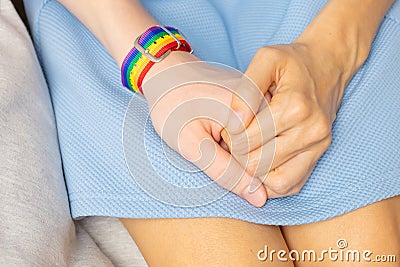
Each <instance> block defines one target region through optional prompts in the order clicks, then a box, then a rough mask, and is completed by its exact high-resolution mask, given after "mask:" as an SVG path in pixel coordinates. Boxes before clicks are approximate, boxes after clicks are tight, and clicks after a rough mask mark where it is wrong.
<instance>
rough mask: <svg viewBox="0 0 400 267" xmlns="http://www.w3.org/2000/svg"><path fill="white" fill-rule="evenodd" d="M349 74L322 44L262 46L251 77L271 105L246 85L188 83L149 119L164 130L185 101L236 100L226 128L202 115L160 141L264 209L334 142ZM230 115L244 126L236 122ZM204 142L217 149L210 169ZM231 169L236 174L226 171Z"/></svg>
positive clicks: (293, 187) (293, 189)
mask: <svg viewBox="0 0 400 267" xmlns="http://www.w3.org/2000/svg"><path fill="white" fill-rule="evenodd" d="M189 61H190V60H189ZM343 73H344V71H343V70H342V69H341V67H340V65H338V64H335V60H334V58H333V57H330V55H329V53H323V51H320V50H318V49H317V48H316V47H311V46H308V45H306V44H302V43H292V44H290V45H279V46H272V47H262V48H261V49H259V50H258V51H257V53H256V54H255V56H254V58H253V60H252V62H251V63H250V65H249V67H248V69H247V71H246V73H245V74H246V75H247V76H248V77H249V78H250V79H251V80H252V81H253V82H254V83H255V84H256V85H257V87H258V88H259V90H260V92H261V95H262V96H263V97H265V99H267V101H268V102H269V105H268V106H262V105H261V104H260V103H261V102H262V101H260V99H257V97H255V96H251V95H249V93H248V92H246V88H245V87H244V88H241V87H240V86H239V87H238V88H237V89H236V91H235V93H234V94H232V93H231V92H228V91H227V90H216V89H215V88H212V87H210V86H204V85H203V86H201V85H187V86H184V88H181V89H179V90H175V91H174V92H173V93H172V94H169V95H168V96H164V97H163V98H162V100H161V101H159V102H158V103H157V105H155V106H154V108H153V109H152V112H151V118H152V122H153V125H154V127H155V129H156V131H157V132H158V133H159V134H160V133H161V132H162V130H163V129H162V128H163V125H164V123H165V121H166V120H167V117H168V114H169V112H170V111H171V110H172V109H173V108H174V107H176V106H178V105H180V104H181V103H183V102H185V101H189V100H191V99H196V98H199V97H208V98H210V99H214V100H216V101H219V102H221V103H224V104H225V105H227V106H229V105H230V106H231V110H232V111H231V112H232V113H231V114H228V117H227V122H226V123H225V125H221V123H216V122H214V121H212V120H208V119H205V118H200V119H196V120H193V121H191V122H190V123H187V124H186V125H185V127H184V128H183V129H182V130H181V131H180V134H179V136H178V140H177V141H172V139H174V138H175V139H176V136H170V137H165V136H162V138H163V139H164V141H166V143H167V144H169V145H170V146H171V147H172V148H173V149H175V150H176V151H178V152H179V153H180V154H181V155H183V156H184V157H185V158H186V159H188V160H189V161H191V162H193V163H195V164H196V165H198V166H199V167H202V170H203V171H204V172H205V173H206V174H207V175H208V176H209V177H210V178H212V179H213V180H215V181H217V182H218V183H219V184H220V185H222V186H223V187H225V188H227V189H229V190H231V191H232V192H234V193H236V194H238V195H239V196H241V197H242V198H244V199H246V200H247V201H249V202H250V203H251V204H253V205H254V206H257V207H260V206H262V205H264V204H265V201H266V200H267V198H276V197H282V196H288V195H293V194H296V193H298V192H299V191H300V190H301V188H302V187H303V186H304V184H305V183H306V181H307V179H308V177H309V176H310V174H311V172H312V171H313V169H314V167H315V165H316V163H317V161H318V159H319V158H320V157H321V155H322V154H323V153H324V152H325V151H326V150H327V148H328V147H329V145H330V143H331V138H332V136H331V127H332V123H333V121H334V119H335V116H336V112H337V110H338V107H339V105H340V101H341V98H342V94H343V91H344V87H345V83H346V81H347V80H346V79H344V77H343V76H344V74H343ZM258 93H259V92H258ZM145 96H146V92H145ZM243 96H245V97H243ZM254 99H256V100H254ZM257 105H261V106H257ZM204 108H207V107H204ZM254 111H256V112H255V113H254ZM232 114H234V115H237V116H238V117H239V118H240V119H241V121H242V125H238V124H237V123H232V121H231V120H230V119H229V118H231V117H232ZM186 115H187V114H186ZM269 116H272V118H273V120H271V119H267V118H269ZM271 121H273V123H271ZM243 126H244V127H243ZM160 135H161V134H160ZM205 139H207V140H211V146H212V148H213V149H214V150H215V156H214V159H213V161H212V162H211V163H210V164H208V165H207V166H205V165H202V163H200V162H199V161H198V159H199V157H201V154H202V153H204V151H200V150H199V144H201V143H202V142H203V141H204V140H205ZM208 146H210V145H208ZM272 152H275V153H272ZM228 166H230V167H231V169H230V171H226V170H227V167H228ZM240 169H243V170H245V172H244V173H243V175H242V177H241V179H240V181H238V182H237V183H235V184H232V183H231V182H230V177H229V173H232V170H233V171H235V170H236V171H240ZM223 174H225V177H223V178H222V179H221V175H223Z"/></svg>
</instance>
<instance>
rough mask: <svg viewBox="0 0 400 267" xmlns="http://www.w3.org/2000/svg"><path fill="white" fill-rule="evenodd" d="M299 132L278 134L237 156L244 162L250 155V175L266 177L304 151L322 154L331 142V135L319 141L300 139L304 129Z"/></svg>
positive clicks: (248, 166)
mask: <svg viewBox="0 0 400 267" xmlns="http://www.w3.org/2000/svg"><path fill="white" fill-rule="evenodd" d="M297 132H298V134H284V135H281V136H278V137H276V138H275V139H273V140H271V141H270V142H268V143H266V144H264V145H263V146H261V147H259V148H258V149H256V150H253V151H251V152H250V153H249V154H248V155H243V156H241V157H236V158H237V159H238V160H239V162H240V163H241V164H243V162H244V161H245V160H246V159H245V157H248V158H249V159H248V161H249V164H248V165H247V167H246V170H247V172H248V173H249V174H250V175H254V176H257V177H264V176H265V174H267V173H268V172H269V171H270V170H271V169H275V168H277V167H278V166H280V165H282V164H284V163H285V162H287V161H288V160H290V159H292V158H293V157H295V156H296V155H298V154H300V153H302V152H305V151H315V152H316V153H319V155H322V154H323V153H324V152H325V151H326V150H327V149H328V148H329V146H330V144H331V140H332V137H331V135H329V136H327V137H325V138H323V139H322V140H319V141H318V142H311V140H308V139H305V140H304V141H300V140H302V131H300V130H297Z"/></svg>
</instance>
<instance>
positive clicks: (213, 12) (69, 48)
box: [25, 0, 400, 225]
mask: <svg viewBox="0 0 400 267" xmlns="http://www.w3.org/2000/svg"><path fill="white" fill-rule="evenodd" d="M143 2H144V5H145V6H146V8H147V9H148V10H149V11H150V12H151V13H152V14H153V15H154V16H155V17H156V18H157V19H158V20H159V21H160V22H161V23H162V24H165V25H173V26H175V27H177V28H179V29H181V30H182V31H183V32H184V33H185V35H186V36H187V38H188V39H189V41H190V43H191V44H192V45H193V46H194V49H195V53H196V55H197V56H198V57H200V58H202V59H204V60H208V61H216V62H221V63H224V64H227V65H229V66H232V67H234V68H237V69H239V70H242V71H244V70H245V69H246V67H247V65H248V64H249V62H250V60H251V58H252V56H253V55H254V53H255V51H256V50H257V49H258V48H259V47H261V46H264V45H272V44H279V43H290V42H291V41H292V40H294V39H295V38H296V37H297V36H298V35H299V34H301V32H302V31H303V30H304V28H305V27H306V26H307V25H308V23H309V22H310V21H311V20H312V19H313V17H314V16H315V15H316V14H317V13H318V12H319V11H320V9H321V8H322V7H323V6H324V5H325V4H326V2H327V1H323V0H303V1H302V0H269V1H265V0H251V1H246V4H245V5H244V4H243V1H239V0H231V1H214V0H209V1H207V0H203V1H187V0H165V1H163V0H158V1H143ZM25 5H26V8H27V13H28V16H29V19H30V22H31V27H32V34H33V36H34V41H35V45H36V48H37V52H38V55H39V58H40V60H41V63H42V66H43V68H44V71H45V74H46V77H47V81H48V84H49V87H50V90H51V97H52V101H53V105H54V111H55V115H56V119H57V127H58V134H59V142H60V148H61V153H62V160H63V165H64V171H65V179H66V183H67V187H68V194H69V200H70V204H71V212H72V216H73V217H74V218H79V217H82V216H114V217H130V218H187V217H190V218H192V217H229V218H237V219H241V220H246V221H250V222H256V223H262V224H275V225H294V224H303V223H311V222H317V221H321V220H325V219H328V218H331V217H334V216H338V215H341V214H344V213H347V212H350V211H352V210H354V209H357V208H360V207H363V206H366V205H368V204H371V203H374V202H376V201H379V200H382V199H385V198H389V197H392V196H395V195H398V194H400V1H396V3H395V4H394V6H393V7H392V8H391V10H390V11H389V12H388V14H387V15H386V17H385V19H384V20H383V22H382V25H381V27H380V30H379V33H378V35H377V37H376V39H375V42H374V44H373V46H372V51H371V54H370V56H369V58H368V60H367V62H366V63H365V64H364V66H363V67H362V68H361V69H360V70H359V72H358V73H357V74H356V75H355V76H354V78H353V79H352V81H351V83H350V84H349V86H348V87H347V89H346V91H345V95H344V98H343V102H342V106H341V108H340V110H339V112H338V115H337V119H336V121H335V123H334V127H333V142H332V145H331V147H330V148H329V150H328V151H327V152H326V153H325V154H324V155H323V156H322V158H321V159H320V161H319V162H318V165H317V167H316V168H315V170H314V172H313V173H312V175H311V177H310V179H309V180H308V182H307V184H306V185H305V186H304V188H303V189H302V191H301V192H300V193H299V194H298V195H295V196H290V197H285V198H279V199H271V200H268V202H267V204H266V205H265V206H264V207H262V208H255V207H253V206H251V205H250V204H248V203H247V202H246V201H244V200H242V199H240V198H239V197H237V196H236V195H234V194H232V193H228V194H226V195H225V196H223V197H222V198H220V199H219V200H217V201H214V202H212V203H209V204H207V205H201V206H197V207H177V206H173V205H168V204H164V203H162V202H160V201H158V200H157V199H156V198H154V197H152V196H151V195H148V194H147V193H146V192H144V191H143V190H142V189H141V188H140V186H138V184H136V182H135V180H134V179H132V176H131V174H130V172H129V170H128V167H127V165H126V163H125V159H124V150H123V142H122V134H121V132H122V126H123V123H124V115H125V111H126V110H127V108H128V105H129V103H130V102H131V103H132V104H131V105H133V106H134V108H135V110H136V111H137V112H135V116H136V117H135V118H134V120H133V125H132V127H137V128H138V129H143V128H146V129H147V130H146V136H145V139H146V143H148V144H150V145H149V146H147V149H148V151H147V154H148V157H149V159H150V161H151V164H150V165H149V164H147V165H146V164H142V162H141V161H140V159H141V158H142V157H143V155H137V161H138V162H137V164H138V166H140V167H138V168H135V174H134V175H135V176H140V177H142V178H143V179H146V177H148V175H149V174H150V173H152V172H151V171H149V168H154V169H156V170H157V172H159V173H161V174H162V176H164V177H169V178H170V179H171V180H172V181H173V182H174V183H175V184H182V185H188V184H191V185H193V186H198V185H202V184H204V183H208V182H209V178H208V177H206V176H205V175H204V174H203V173H202V172H194V173H188V172H185V171H182V170H179V169H176V168H172V167H171V165H170V164H171V163H170V162H169V161H168V160H166V159H165V156H164V154H163V150H162V148H161V147H160V146H159V145H151V144H159V143H160V140H159V137H158V136H157V134H156V133H155V132H154V130H153V129H152V127H151V125H149V124H148V109H147V105H146V102H145V101H144V99H143V98H142V97H141V96H139V95H135V94H133V93H131V92H129V91H127V90H125V89H124V88H123V87H122V86H121V83H120V74H119V69H118V67H117V65H116V64H115V63H114V61H113V60H112V58H111V57H110V56H109V55H108V54H107V52H106V51H105V50H104V48H103V47H102V46H101V44H99V42H98V41H97V40H96V39H95V38H94V37H93V36H92V35H91V33H90V32H89V31H88V30H87V29H86V28H85V27H84V26H83V25H82V24H80V22H79V21H78V20H77V19H76V18H74V17H73V16H72V15H71V14H70V13H69V12H68V11H67V10H66V9H65V8H64V7H63V6H61V5H60V4H59V3H58V2H56V1H51V0H48V1H46V0H27V1H26V3H25ZM321 67H323V66H321ZM134 134H136V133H134ZM140 134H142V133H141V131H139V130H138V133H137V135H138V136H140ZM133 139H135V138H133ZM137 140H141V139H140V138H137ZM133 149H134V144H133ZM171 154H172V157H173V158H174V159H176V160H177V161H183V159H182V158H181V157H180V156H179V155H178V154H176V153H175V152H171ZM150 178H151V177H149V179H150ZM154 186H155V187H157V184H155V185H154ZM155 190H158V192H159V193H160V194H166V195H167V194H169V193H170V192H167V191H162V189H160V188H157V189H155Z"/></svg>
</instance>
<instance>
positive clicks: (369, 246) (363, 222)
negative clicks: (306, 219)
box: [281, 196, 400, 267]
mask: <svg viewBox="0 0 400 267" xmlns="http://www.w3.org/2000/svg"><path fill="white" fill-rule="evenodd" d="M281 229H282V233H283V235H284V238H285V240H286V243H287V245H288V246H289V249H290V250H297V251H300V252H301V251H304V250H315V251H317V252H318V253H322V251H323V250H328V249H329V247H331V248H333V249H336V250H338V251H340V250H341V249H339V247H338V244H337V242H338V240H339V239H343V240H345V242H347V244H348V246H347V248H344V249H342V250H343V251H344V252H345V253H344V254H343V255H344V257H343V260H344V261H341V260H337V261H336V262H333V261H331V260H329V259H327V258H328V255H327V254H325V261H324V263H323V264H322V263H321V262H314V263H313V262H309V261H306V262H297V263H295V266H300V267H302V266H307V267H308V266H310V267H312V266H400V265H399V264H400V196H397V197H393V198H390V199H386V200H383V201H380V202H377V203H374V204H371V205H369V206H366V207H363V208H360V209H358V210H355V211H353V212H350V213H348V214H345V215H342V216H339V217H336V218H333V219H330V220H327V221H323V222H318V223H313V224H307V225H299V226H286V227H281ZM343 240H342V242H339V243H340V244H339V245H340V246H344V245H345V242H344V241H343ZM349 250H358V251H360V252H361V253H362V252H364V251H365V250H370V251H371V252H373V254H372V255H370V256H369V258H370V259H371V260H384V258H386V260H390V259H389V257H390V256H389V257H385V256H387V255H395V256H396V261H397V262H392V263H389V262H386V263H383V262H379V263H378V262H377V261H371V262H369V263H368V262H365V261H363V259H362V255H361V261H360V262H353V261H352V258H353V256H352V255H351V254H350V252H348V251H349ZM346 251H347V252H346ZM318 253H317V255H318V256H320V255H321V254H318ZM367 254H368V253H367ZM305 255H306V254H305ZM337 255H338V256H340V254H339V253H338V254H337ZM347 255H348V256H347ZM378 255H383V256H384V257H380V258H376V256H378ZM293 256H295V254H293ZM306 257H308V255H306ZM378 257H379V256H378ZM332 258H333V259H334V258H335V256H332ZM347 259H350V260H349V261H348V260H347Z"/></svg>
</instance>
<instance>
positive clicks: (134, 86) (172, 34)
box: [121, 25, 193, 94]
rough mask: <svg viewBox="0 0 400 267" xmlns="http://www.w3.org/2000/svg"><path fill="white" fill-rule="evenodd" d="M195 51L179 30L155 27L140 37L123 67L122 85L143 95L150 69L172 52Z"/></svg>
mask: <svg viewBox="0 0 400 267" xmlns="http://www.w3.org/2000/svg"><path fill="white" fill-rule="evenodd" d="M178 50H180V51H187V52H189V53H192V52H193V50H192V48H191V47H190V45H189V43H188V42H187V41H186V40H185V38H184V36H183V34H181V33H180V32H179V30H178V29H175V28H172V27H163V26H159V25H157V26H153V27H151V28H149V29H148V30H147V31H145V32H144V33H143V34H142V35H140V36H139V37H138V38H137V39H136V41H135V45H134V47H133V48H132V50H131V51H130V52H129V53H128V55H127V56H126V57H125V60H124V62H123V63H122V67H121V77H122V84H123V85H124V86H125V87H127V88H129V89H131V90H133V91H135V92H139V93H141V94H143V91H142V83H143V79H144V77H145V76H146V74H147V73H148V72H149V70H150V68H151V67H152V66H153V65H154V64H155V63H157V62H160V61H162V60H163V59H164V58H166V57H167V56H168V55H169V53H171V51H178Z"/></svg>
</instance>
